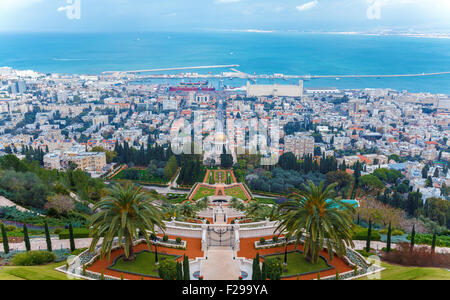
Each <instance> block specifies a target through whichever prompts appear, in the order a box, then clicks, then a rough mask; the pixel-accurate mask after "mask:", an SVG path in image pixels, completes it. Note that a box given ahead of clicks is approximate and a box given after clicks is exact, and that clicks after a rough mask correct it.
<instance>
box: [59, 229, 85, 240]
mask: <svg viewBox="0 0 450 300" xmlns="http://www.w3.org/2000/svg"><path fill="white" fill-rule="evenodd" d="M73 237H74V238H75V239H85V238H88V237H90V231H89V229H86V228H74V229H73ZM69 238H70V234H69V230H64V231H62V232H60V233H59V239H60V240H68V239H69Z"/></svg>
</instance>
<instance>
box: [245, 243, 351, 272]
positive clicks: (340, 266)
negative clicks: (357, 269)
mask: <svg viewBox="0 0 450 300" xmlns="http://www.w3.org/2000/svg"><path fill="white" fill-rule="evenodd" d="M263 238H265V239H266V240H271V239H272V238H273V235H269V236H265V237H263ZM259 240H260V237H255V238H241V239H240V250H239V251H238V253H237V254H238V256H239V257H244V258H247V259H253V258H255V257H256V254H257V253H259V254H260V255H261V257H264V256H267V255H281V257H282V259H284V250H285V247H284V246H279V247H274V248H268V249H258V250H257V249H255V242H257V241H259ZM287 249H288V252H294V251H296V250H299V251H303V246H302V245H297V247H296V246H295V244H291V245H288V248H287ZM320 255H321V256H323V257H324V258H326V259H328V263H329V265H330V266H331V267H330V268H329V269H328V270H326V271H323V272H322V271H321V272H320V276H321V277H322V278H324V277H327V276H335V275H336V270H337V271H338V272H339V273H344V272H350V271H352V270H353V268H351V267H350V266H349V265H348V264H347V263H346V262H345V261H344V260H343V259H341V258H339V257H338V256H336V255H334V256H333V260H329V257H328V252H326V251H321V253H320ZM294 259H295V261H297V262H298V265H296V266H295V267H294V268H293V270H296V269H298V268H300V261H298V258H297V257H294ZM302 263H303V267H302V268H303V269H304V270H305V269H308V268H312V267H309V266H308V267H306V266H305V264H304V262H302ZM288 265H289V257H288ZM288 272H289V268H288ZM282 276H285V275H284V274H283V275H282ZM316 278H317V272H313V273H310V274H303V275H300V276H299V279H300V280H312V279H316ZM282 279H283V280H296V279H297V275H290V274H289V273H288V275H287V276H285V277H283V278H282Z"/></svg>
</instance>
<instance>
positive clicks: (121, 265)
mask: <svg viewBox="0 0 450 300" xmlns="http://www.w3.org/2000/svg"><path fill="white" fill-rule="evenodd" d="M181 257H182V256H178V255H167V254H162V253H158V261H162V260H165V259H172V260H177V261H178V260H179V259H180V258H181ZM155 260H156V255H155V252H150V251H147V250H143V251H141V252H139V253H137V254H136V260H135V261H132V262H128V261H125V260H124V256H119V257H117V258H116V259H115V260H114V262H113V264H112V265H111V266H109V267H108V270H112V271H116V272H121V273H124V274H130V275H138V276H146V277H154V278H158V279H159V275H158V266H155Z"/></svg>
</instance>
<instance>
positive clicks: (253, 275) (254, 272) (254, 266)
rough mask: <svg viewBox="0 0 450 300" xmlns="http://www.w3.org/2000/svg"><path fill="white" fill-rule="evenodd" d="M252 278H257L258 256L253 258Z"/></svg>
mask: <svg viewBox="0 0 450 300" xmlns="http://www.w3.org/2000/svg"><path fill="white" fill-rule="evenodd" d="M252 280H257V279H256V257H255V258H254V259H253V265H252Z"/></svg>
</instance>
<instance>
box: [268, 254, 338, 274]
mask: <svg viewBox="0 0 450 300" xmlns="http://www.w3.org/2000/svg"><path fill="white" fill-rule="evenodd" d="M269 257H270V258H278V259H280V260H281V262H284V254H279V255H271V256H267V258H269ZM328 268H329V267H328V265H327V264H326V262H325V260H323V259H319V262H318V263H317V264H312V263H310V262H309V261H307V260H306V259H305V257H304V256H303V254H302V253H300V252H289V253H288V255H287V272H284V271H283V275H282V276H290V275H296V274H304V273H310V272H315V271H320V270H324V269H328Z"/></svg>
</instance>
